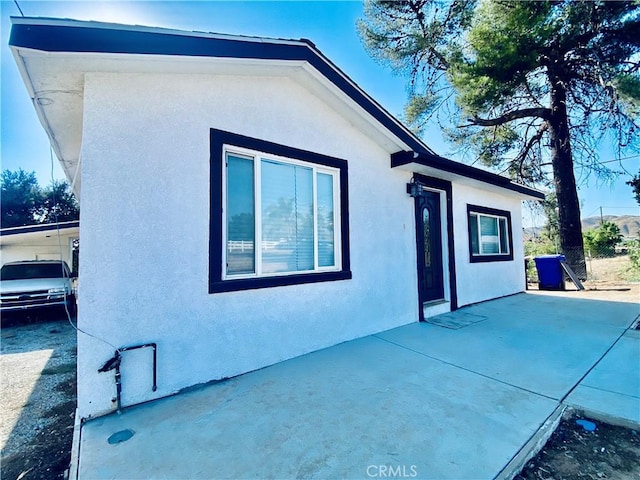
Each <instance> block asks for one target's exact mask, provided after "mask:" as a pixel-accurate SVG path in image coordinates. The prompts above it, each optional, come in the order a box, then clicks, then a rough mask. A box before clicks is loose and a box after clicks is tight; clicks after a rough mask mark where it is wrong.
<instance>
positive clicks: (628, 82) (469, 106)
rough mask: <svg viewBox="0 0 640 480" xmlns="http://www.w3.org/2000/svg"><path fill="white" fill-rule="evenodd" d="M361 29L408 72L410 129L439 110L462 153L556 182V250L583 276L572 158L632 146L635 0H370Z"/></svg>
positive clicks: (581, 161) (639, 93) (590, 160)
mask: <svg viewBox="0 0 640 480" xmlns="http://www.w3.org/2000/svg"><path fill="white" fill-rule="evenodd" d="M358 28H359V31H360V35H361V38H362V40H363V43H364V45H365V47H366V49H367V50H368V51H369V53H370V54H371V55H372V56H373V57H374V58H375V59H377V60H378V61H379V62H381V63H382V64H384V65H387V66H389V67H391V68H392V69H393V70H394V71H397V72H399V73H400V74H403V75H407V76H408V77H409V79H410V80H409V84H408V88H409V94H410V95H409V96H410V98H409V101H408V105H407V107H406V110H405V117H406V120H407V121H408V122H410V124H411V125H412V126H413V127H414V128H415V129H416V130H417V131H418V132H420V131H422V129H423V128H424V127H425V126H427V125H428V124H429V123H430V122H432V121H434V120H436V121H437V122H438V123H439V124H440V125H441V126H442V127H443V128H444V129H445V132H447V134H448V136H449V139H450V140H451V141H452V142H453V143H454V145H457V146H458V147H459V148H460V150H459V151H460V152H461V153H462V154H463V155H467V156H470V157H471V158H473V160H474V161H480V162H482V163H483V164H484V165H487V166H489V167H493V168H495V169H500V170H501V171H502V172H503V173H508V174H509V175H510V176H511V177H512V178H514V179H517V180H519V181H521V182H524V183H527V184H533V185H548V186H553V187H554V190H555V193H556V196H557V201H558V206H559V214H558V224H559V235H560V241H561V247H562V250H563V252H564V253H565V255H567V259H568V260H569V263H571V264H572V266H573V267H574V270H577V271H579V273H582V275H584V273H586V272H585V269H584V253H583V244H582V235H581V225H580V208H579V202H578V197H577V188H576V181H575V174H574V162H575V165H577V166H578V167H584V168H585V172H595V173H597V174H598V175H600V176H605V177H606V176H607V175H613V172H611V171H610V170H608V169H607V168H606V167H605V166H604V165H603V164H601V163H599V155H598V153H599V148H600V146H601V144H602V142H603V141H604V140H607V139H608V140H610V141H612V143H613V145H614V149H615V152H616V154H617V155H621V153H622V152H623V151H624V150H628V149H631V150H634V151H637V149H638V148H639V140H638V132H639V130H638V127H639V125H640V121H639V117H638V114H639V110H640V108H639V105H640V75H639V64H638V59H639V55H640V53H639V51H640V35H638V33H637V32H638V31H640V3H638V2H605V1H590V0H589V1H587V0H575V1H573V0H563V1H537V2H522V1H513V0H408V1H375V0H369V1H367V2H366V4H365V18H364V19H362V20H361V21H359V24H358ZM549 166H551V169H549V168H548V167H549Z"/></svg>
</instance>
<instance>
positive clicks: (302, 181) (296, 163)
mask: <svg viewBox="0 0 640 480" xmlns="http://www.w3.org/2000/svg"><path fill="white" fill-rule="evenodd" d="M224 185H225V190H226V191H225V196H224V205H223V211H224V212H225V218H224V225H225V227H226V228H225V232H224V235H225V241H224V242H223V244H224V245H225V247H224V255H225V258H224V264H225V266H226V268H225V278H228V279H232V278H247V277H261V276H275V275H287V274H297V273H305V272H306V273H312V272H321V271H335V270H339V269H340V268H341V266H340V251H339V249H337V246H338V245H340V241H339V238H338V235H339V229H337V228H335V226H336V225H339V224H340V219H339V217H338V216H339V212H340V205H339V203H340V196H339V195H338V192H340V175H339V170H338V169H334V168H331V167H327V166H324V165H315V164H312V163H308V162H304V161H300V160H296V159H290V158H281V157H275V156H272V155H267V154H264V153H262V152H256V151H250V150H247V149H240V148H226V149H225V182H224Z"/></svg>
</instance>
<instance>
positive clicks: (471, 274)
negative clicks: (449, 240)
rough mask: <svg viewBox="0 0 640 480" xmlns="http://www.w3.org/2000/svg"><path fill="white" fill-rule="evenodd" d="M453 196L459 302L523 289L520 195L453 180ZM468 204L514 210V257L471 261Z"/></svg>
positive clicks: (462, 304)
mask: <svg viewBox="0 0 640 480" xmlns="http://www.w3.org/2000/svg"><path fill="white" fill-rule="evenodd" d="M453 199H454V201H453V210H454V211H453V217H454V225H453V232H454V237H455V252H456V277H457V287H458V291H457V293H458V306H460V307H462V306H464V305H469V304H472V303H477V302H482V301H484V300H488V299H492V298H497V297H503V296H506V295H511V294H514V293H518V292H522V291H524V290H525V276H524V245H523V242H522V210H521V209H522V200H521V198H518V197H516V196H514V195H501V194H498V193H494V192H490V191H487V190H481V189H477V188H473V187H470V186H468V185H460V184H455V183H454V185H453ZM468 204H471V205H479V206H483V207H489V208H495V209H499V210H506V211H509V212H511V225H512V234H513V250H514V252H513V260H512V261H505V262H488V263H471V262H470V259H469V230H468V221H467V205H468Z"/></svg>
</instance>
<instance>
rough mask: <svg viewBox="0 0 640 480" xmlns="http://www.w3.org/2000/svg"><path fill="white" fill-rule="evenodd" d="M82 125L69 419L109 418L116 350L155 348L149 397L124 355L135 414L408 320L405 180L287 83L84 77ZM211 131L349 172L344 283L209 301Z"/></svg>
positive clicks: (143, 367)
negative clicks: (110, 365)
mask: <svg viewBox="0 0 640 480" xmlns="http://www.w3.org/2000/svg"><path fill="white" fill-rule="evenodd" d="M83 122H84V125H83V148H82V198H81V200H82V209H83V210H82V215H83V218H82V225H81V236H82V262H83V263H82V268H81V278H80V284H81V285H82V291H81V295H80V296H79V323H80V327H81V328H82V329H83V330H85V331H87V332H88V333H90V334H91V335H94V336H95V337H98V338H100V339H101V340H98V339H96V338H93V337H90V336H87V335H85V334H82V333H81V334H79V341H78V355H79V362H78V363H79V379H78V406H79V412H80V415H81V417H88V416H90V415H96V414H100V413H104V412H107V411H109V410H111V409H113V407H114V403H113V402H112V398H113V397H114V396H115V387H114V380H113V372H108V373H97V370H98V368H99V367H100V366H101V365H102V364H103V363H104V362H105V361H106V360H107V359H108V358H109V357H110V356H112V355H113V350H114V348H115V347H121V346H127V345H133V344H137V343H146V342H156V343H157V344H158V391H157V392H155V393H152V392H151V388H150V387H151V355H150V352H145V351H138V352H132V353H126V354H125V356H124V358H123V363H122V370H123V402H124V403H125V404H131V403H137V402H140V401H144V400H149V399H151V398H155V397H159V396H164V395H168V394H171V393H173V392H175V391H177V390H179V389H181V388H184V387H187V386H190V385H194V384H198V383H202V382H207V381H210V380H214V379H220V378H224V377H229V376H233V375H237V374H240V373H243V372H246V371H250V370H253V369H256V368H260V367H263V366H265V365H269V364H272V363H275V362H278V361H281V360H284V359H287V358H290V357H293V356H297V355H300V354H304V353H306V352H310V351H313V350H316V349H319V348H323V347H326V346H330V345H333V344H336V343H339V342H342V341H346V340H349V339H352V338H356V337H360V336H363V335H366V334H370V333H374V332H377V331H381V330H385V329H388V328H391V327H394V326H398V325H403V324H406V323H409V322H413V321H416V320H417V318H418V313H417V291H416V290H417V289H416V282H417V281H416V268H415V262H416V252H415V236H414V235H415V233H414V219H413V200H412V199H411V198H410V197H409V196H408V195H406V193H405V184H406V183H407V182H408V181H409V178H410V173H408V172H400V171H393V170H391V169H390V168H389V155H388V152H385V151H383V150H382V149H381V148H380V147H379V146H378V145H377V144H376V143H375V142H374V141H372V139H370V138H367V137H365V136H364V135H362V134H361V133H360V132H359V131H357V130H356V129H355V128H354V127H353V126H352V125H350V124H349V123H348V122H346V121H345V120H344V117H343V116H342V115H340V114H339V113H338V112H336V111H333V110H331V109H330V108H329V107H328V106H327V105H326V104H325V103H323V102H321V101H320V99H318V98H317V97H315V96H313V95H311V94H310V93H309V92H308V91H307V90H305V89H304V88H302V87H301V86H299V85H298V84H296V83H295V82H293V81H291V80H288V79H286V78H274V77H263V78H258V77H240V76H238V77H211V76H204V75H202V76H200V75H135V74H126V75H123V74H121V75H118V74H87V75H86V84H85V101H84V119H83ZM210 128H218V129H223V130H227V131H231V132H234V133H239V134H242V135H247V136H250V137H255V138H259V139H263V140H268V141H272V142H276V143H280V144H284V145H290V146H293V147H296V148H302V149H306V150H310V151H314V152H318V153H322V154H325V155H331V156H335V157H339V158H343V159H345V160H347V161H348V162H349V210H350V237H351V270H352V272H353V279H351V280H346V281H338V282H326V283H317V284H306V285H296V286H287V287H276V288H266V289H259V290H249V291H240V292H231V293H218V294H209V293H208V274H209V272H208V255H209V250H208V249H209V211H208V209H209V207H208V206H209V193H210V192H209V187H210V186H209V129H210ZM105 342H108V343H105Z"/></svg>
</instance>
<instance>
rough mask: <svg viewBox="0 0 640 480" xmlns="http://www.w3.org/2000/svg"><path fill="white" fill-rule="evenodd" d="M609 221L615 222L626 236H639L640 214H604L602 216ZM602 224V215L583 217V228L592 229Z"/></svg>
mask: <svg viewBox="0 0 640 480" xmlns="http://www.w3.org/2000/svg"><path fill="white" fill-rule="evenodd" d="M602 218H603V219H604V220H606V221H608V222H612V223H615V224H616V225H617V226H618V228H619V229H620V233H621V234H622V236H623V237H625V238H638V232H640V216H638V215H620V216H615V215H604V216H603V217H602ZM598 225H600V217H589V218H583V219H582V229H583V230H591V229H593V228H597V227H598Z"/></svg>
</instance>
